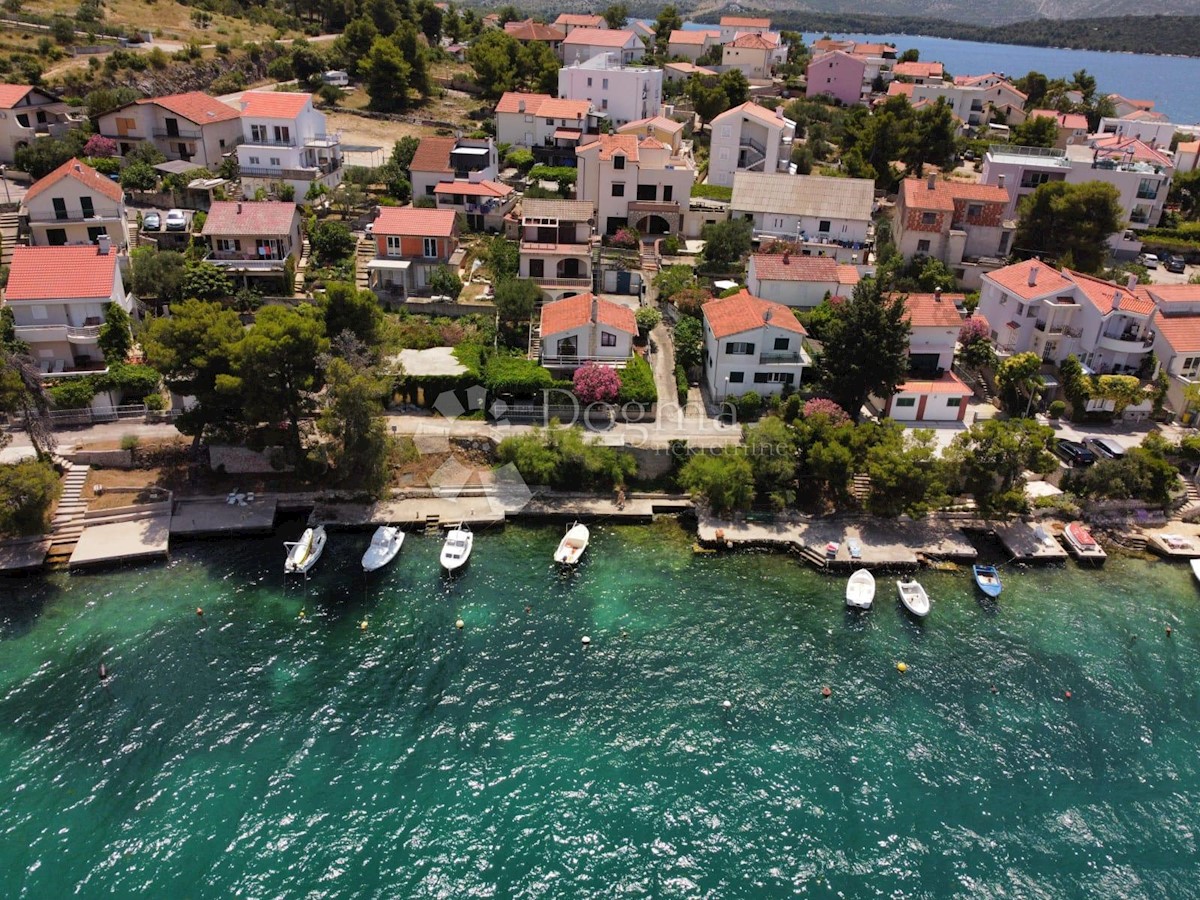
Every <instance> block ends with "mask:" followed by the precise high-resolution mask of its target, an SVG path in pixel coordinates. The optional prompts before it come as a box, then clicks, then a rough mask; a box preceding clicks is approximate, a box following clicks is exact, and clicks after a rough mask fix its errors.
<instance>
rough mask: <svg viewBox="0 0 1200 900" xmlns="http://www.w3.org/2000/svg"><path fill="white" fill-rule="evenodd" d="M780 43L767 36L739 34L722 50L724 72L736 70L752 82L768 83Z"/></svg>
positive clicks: (756, 33) (752, 33) (751, 33)
mask: <svg viewBox="0 0 1200 900" xmlns="http://www.w3.org/2000/svg"><path fill="white" fill-rule="evenodd" d="M778 50H779V41H778V39H775V38H773V37H771V36H768V35H766V34H760V33H758V32H750V33H747V34H739V35H738V36H737V37H735V38H734V39H733V40H732V41H730V42H729V43H727V44H726V45H725V46H724V47H722V48H721V67H722V70H723V71H726V72H728V71H731V70H733V69H736V70H737V71H739V72H741V73H742V74H743V75H745V76H746V78H747V79H748V80H750V81H766V80H769V79H770V77H771V71H772V68H773V65H774V60H775V56H776V53H777V51H778Z"/></svg>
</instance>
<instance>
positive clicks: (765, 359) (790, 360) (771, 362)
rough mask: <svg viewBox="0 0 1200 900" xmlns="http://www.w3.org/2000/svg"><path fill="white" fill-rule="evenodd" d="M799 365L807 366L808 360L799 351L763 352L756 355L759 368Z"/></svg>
mask: <svg viewBox="0 0 1200 900" xmlns="http://www.w3.org/2000/svg"><path fill="white" fill-rule="evenodd" d="M801 363H804V364H806V365H807V363H808V360H806V359H805V358H804V354H802V353H801V352H800V351H799V350H764V351H762V352H761V353H759V354H758V364H759V365H760V366H780V365H799V364H801Z"/></svg>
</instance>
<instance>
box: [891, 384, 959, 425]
mask: <svg viewBox="0 0 1200 900" xmlns="http://www.w3.org/2000/svg"><path fill="white" fill-rule="evenodd" d="M922 399H923V400H924V401H925V402H924V409H922V408H921V406H922V404H921V401H922ZM904 401H912V402H911V403H906V402H904ZM966 402H967V398H966V397H958V396H953V395H951V394H941V393H935V394H917V393H909V392H906V391H899V392H897V393H896V394H894V395H893V396H892V401H891V408H890V409H889V410H888V416H889V417H890V418H893V419H895V420H896V421H897V422H955V421H959V420H960V417H961V413H962V406H963V405H965V404H966Z"/></svg>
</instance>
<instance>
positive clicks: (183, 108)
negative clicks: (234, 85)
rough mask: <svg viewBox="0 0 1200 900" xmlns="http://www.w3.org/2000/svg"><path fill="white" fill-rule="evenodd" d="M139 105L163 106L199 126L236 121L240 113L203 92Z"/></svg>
mask: <svg viewBox="0 0 1200 900" xmlns="http://www.w3.org/2000/svg"><path fill="white" fill-rule="evenodd" d="M137 102H138V103H139V104H145V103H153V104H154V105H155V106H161V107H162V108H163V109H165V110H166V111H167V112H171V113H175V115H177V116H183V118H185V119H187V120H188V121H189V122H195V123H196V124H197V125H207V124H208V123H210V122H227V121H229V120H230V119H236V118H237V117H238V116H239V115H240V113H239V112H238V111H237V110H236V109H234V108H233V107H232V106H230V105H229V104H228V103H222V102H221V101H220V100H218V99H216V98H215V97H210V96H208V94H206V93H204V92H203V91H189V92H188V93H186V94H171V95H170V96H168V97H147V98H146V99H144V100H138V101H137Z"/></svg>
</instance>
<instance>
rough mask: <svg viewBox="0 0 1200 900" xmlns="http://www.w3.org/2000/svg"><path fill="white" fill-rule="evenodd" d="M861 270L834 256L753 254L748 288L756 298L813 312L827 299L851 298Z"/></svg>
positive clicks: (747, 270) (788, 253) (747, 279)
mask: <svg viewBox="0 0 1200 900" xmlns="http://www.w3.org/2000/svg"><path fill="white" fill-rule="evenodd" d="M858 281H859V275H858V269H857V268H855V267H854V266H849V265H845V264H842V263H839V262H838V261H837V260H836V259H834V258H833V257H832V256H804V255H802V254H799V253H795V252H793V251H791V250H785V251H784V252H782V253H753V254H751V256H750V262H749V264H748V265H747V267H746V289H747V290H748V291H749V292H750V293H751V294H753V295H754V296H755V297H761V298H762V299H764V300H770V301H771V302H773V303H782V304H783V305H784V306H788V307H791V308H793V309H812V308H814V307H816V306H820V305H821V302H822V301H823V300H824V299H825V298H826V297H849V296H850V295H851V294H853V293H854V286H855V285H856V284H858Z"/></svg>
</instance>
